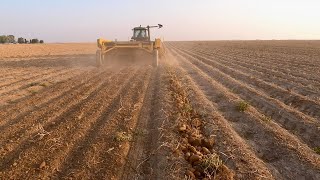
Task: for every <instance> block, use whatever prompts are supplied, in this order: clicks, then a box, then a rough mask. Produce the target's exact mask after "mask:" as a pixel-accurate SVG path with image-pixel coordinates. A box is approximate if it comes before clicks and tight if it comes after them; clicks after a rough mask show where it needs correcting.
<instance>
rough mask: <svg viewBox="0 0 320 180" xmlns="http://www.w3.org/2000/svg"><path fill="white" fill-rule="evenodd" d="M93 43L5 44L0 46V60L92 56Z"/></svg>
mask: <svg viewBox="0 0 320 180" xmlns="http://www.w3.org/2000/svg"><path fill="white" fill-rule="evenodd" d="M96 49H97V45H96V44H95V43H82V44H80V43H78V44H77V43H74V44H71V43H66V44H5V45H0V59H1V58H24V57H34V56H50V55H76V54H93V53H95V51H96Z"/></svg>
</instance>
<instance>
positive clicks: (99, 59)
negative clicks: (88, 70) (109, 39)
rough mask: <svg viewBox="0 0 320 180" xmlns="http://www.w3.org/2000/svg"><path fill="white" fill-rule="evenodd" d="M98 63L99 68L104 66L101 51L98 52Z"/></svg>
mask: <svg viewBox="0 0 320 180" xmlns="http://www.w3.org/2000/svg"><path fill="white" fill-rule="evenodd" d="M96 63H97V66H98V67H100V66H101V65H102V53H101V50H97V53H96Z"/></svg>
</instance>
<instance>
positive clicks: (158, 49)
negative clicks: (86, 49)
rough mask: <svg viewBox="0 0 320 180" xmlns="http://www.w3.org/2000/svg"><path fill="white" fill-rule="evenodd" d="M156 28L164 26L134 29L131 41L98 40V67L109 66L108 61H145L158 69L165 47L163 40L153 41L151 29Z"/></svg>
mask: <svg viewBox="0 0 320 180" xmlns="http://www.w3.org/2000/svg"><path fill="white" fill-rule="evenodd" d="M156 27H157V28H162V25H161V24H158V25H157V26H147V27H141V26H139V27H135V28H133V36H132V38H131V41H126V42H123V41H109V40H105V39H98V40H97V44H98V47H99V50H97V54H96V55H97V66H102V65H103V64H108V61H133V62H139V61H142V59H143V60H144V61H147V62H149V63H150V64H151V63H152V65H153V66H154V67H157V66H158V64H159V56H162V55H163V54H164V47H163V45H162V42H161V39H158V38H156V39H155V41H151V37H150V29H151V28H156Z"/></svg>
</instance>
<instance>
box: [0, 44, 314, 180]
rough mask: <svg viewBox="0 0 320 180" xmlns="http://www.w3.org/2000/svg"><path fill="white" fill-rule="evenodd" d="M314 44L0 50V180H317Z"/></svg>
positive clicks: (68, 46) (13, 47)
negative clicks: (149, 58) (151, 55)
mask: <svg viewBox="0 0 320 180" xmlns="http://www.w3.org/2000/svg"><path fill="white" fill-rule="evenodd" d="M318 45H319V42H317V41H263V42H260V41H252V42H240V41H239V42H168V43H166V49H167V53H166V55H165V57H163V58H162V59H161V62H160V63H161V65H160V67H158V68H153V67H151V66H150V65H148V64H144V63H136V64H132V63H129V64H126V63H124V64H122V65H121V66H119V65H117V67H116V68H115V67H114V66H112V65H110V64H109V66H107V67H103V68H96V67H95V55H94V52H95V47H94V46H93V44H52V45H34V46H33V45H5V46H0V70H1V73H0V79H1V81H0V132H1V133H0V179H320V155H319V154H317V153H319V148H320V136H319V134H320V122H319V120H320V119H319V118H320V114H319V112H320V99H319V97H320V96H319V95H320V79H319V78H318V75H319V74H320V72H319V67H318V66H319V65H318V64H319V58H320V53H319V49H318ZM93 47H94V48H93ZM21 49H24V50H23V51H21ZM116 56H117V53H115V54H114V55H112V56H111V57H110V58H114V59H117V60H119V58H116ZM144 60H145V59H144Z"/></svg>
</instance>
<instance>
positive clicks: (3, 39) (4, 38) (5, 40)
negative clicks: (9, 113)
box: [0, 35, 44, 44]
mask: <svg viewBox="0 0 320 180" xmlns="http://www.w3.org/2000/svg"><path fill="white" fill-rule="evenodd" d="M7 43H13V44H15V43H19V44H38V43H40V44H43V43H44V41H43V40H39V39H30V40H27V39H25V38H23V37H20V38H18V41H16V39H15V37H14V35H8V36H5V35H2V36H0V44H7Z"/></svg>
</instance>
